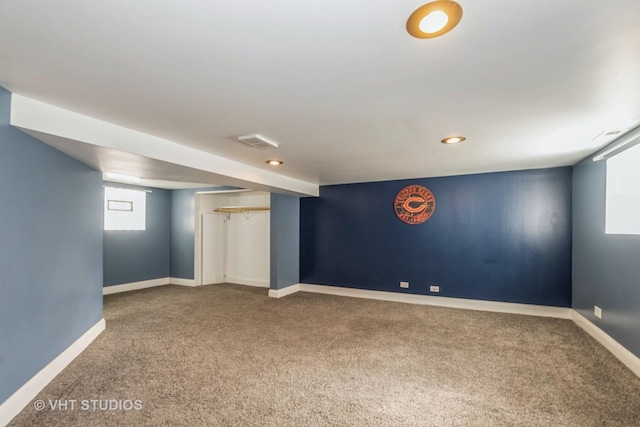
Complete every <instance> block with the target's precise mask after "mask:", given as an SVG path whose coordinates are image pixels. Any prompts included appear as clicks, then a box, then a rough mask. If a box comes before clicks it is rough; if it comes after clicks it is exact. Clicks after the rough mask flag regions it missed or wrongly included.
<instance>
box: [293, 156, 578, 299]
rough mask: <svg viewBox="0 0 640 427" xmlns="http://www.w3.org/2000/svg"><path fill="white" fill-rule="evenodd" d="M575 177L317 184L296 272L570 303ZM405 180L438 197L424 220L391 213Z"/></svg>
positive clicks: (522, 174) (362, 283) (563, 172)
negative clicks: (417, 221)
mask: <svg viewBox="0 0 640 427" xmlns="http://www.w3.org/2000/svg"><path fill="white" fill-rule="evenodd" d="M571 180H572V170H571V168H570V167H567V168H553V169H540V170H527V171H516V172H502V173H490V174H478V175H465V176H453V177H443V178H428V179H412V180H404V181H387V182H376V183H365V184H350V185H336V186H324V187H321V188H320V197H318V198H304V199H302V200H301V212H300V218H301V225H300V229H301V235H300V251H301V253H300V269H301V272H300V280H301V282H302V283H316V284H324V285H333V286H344V287H353V288H364V289H374V290H382V291H393V292H408V293H415V294H429V292H428V290H429V285H432V284H435V285H439V286H440V294H439V295H440V296H448V297H459V298H470V299H481V300H491V301H505V302H516V303H528V304H541V305H549V306H559V307H570V306H571V185H572V181H571ZM409 184H421V185H424V186H426V187H427V188H429V189H430V190H431V191H432V193H433V194H434V196H435V198H436V209H435V212H434V214H433V215H432V217H431V218H430V219H429V220H428V221H427V222H425V223H423V224H419V225H409V224H405V223H403V222H401V221H400V220H399V219H398V218H397V217H396V216H395V213H394V210H393V201H394V198H395V196H396V194H397V193H398V192H399V191H400V190H401V189H402V188H404V187H405V186H407V185H409ZM400 281H408V282H409V283H410V288H409V289H402V288H400V287H399V282H400Z"/></svg>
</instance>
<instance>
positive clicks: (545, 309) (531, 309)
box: [269, 283, 571, 319]
mask: <svg viewBox="0 0 640 427" xmlns="http://www.w3.org/2000/svg"><path fill="white" fill-rule="evenodd" d="M295 292H313V293H318V294H329V295H339V296H344V297H352V298H366V299H374V300H381V301H392V302H403V303H407V304H420V305H433V306H438V307H449V308H460V309H465V310H478V311H491V312H496V313H511V314H524V315H527V316H540V317H555V318H559V319H571V309H570V308H564V307H549V306H544V305H533V304H518V303H510V302H498V301H484V300H473V299H463V298H449V297H437V296H431V295H417V294H404V293H399V292H398V293H396V292H385V291H372V290H368V289H354V288H341V287H337V286H325V285H311V284H307V283H299V284H297V285H292V286H288V287H286V288H283V289H278V290H275V289H271V290H270V291H269V296H270V297H273V298H281V297H283V296H286V295H290V294H292V293H295Z"/></svg>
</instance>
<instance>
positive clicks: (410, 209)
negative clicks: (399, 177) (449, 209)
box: [393, 185, 436, 224]
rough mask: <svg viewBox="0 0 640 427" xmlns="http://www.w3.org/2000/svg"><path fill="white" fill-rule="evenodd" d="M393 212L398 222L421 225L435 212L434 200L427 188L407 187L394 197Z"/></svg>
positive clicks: (419, 186) (418, 186) (420, 186)
mask: <svg viewBox="0 0 640 427" xmlns="http://www.w3.org/2000/svg"><path fill="white" fill-rule="evenodd" d="M393 210H394V211H395V212H396V216H397V217H398V218H399V219H400V221H402V222H406V223H407V224H421V223H423V222H425V221H426V220H428V219H429V218H430V217H431V215H433V211H435V210H436V198H435V197H433V193H431V191H429V189H428V188H427V187H423V186H422V185H408V186H406V187H404V188H403V189H402V190H400V192H399V193H398V194H397V195H396V199H395V201H394V202H393Z"/></svg>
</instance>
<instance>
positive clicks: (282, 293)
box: [269, 283, 302, 298]
mask: <svg viewBox="0 0 640 427" xmlns="http://www.w3.org/2000/svg"><path fill="white" fill-rule="evenodd" d="M300 286H302V285H301V284H300V283H297V284H295V285H291V286H287V287H286V288H282V289H269V296H270V297H271V298H282V297H286V296H287V295H291V294H295V293H296V292H299V291H300Z"/></svg>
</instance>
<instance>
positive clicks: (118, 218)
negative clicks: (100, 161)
mask: <svg viewBox="0 0 640 427" xmlns="http://www.w3.org/2000/svg"><path fill="white" fill-rule="evenodd" d="M146 217H147V192H146V191H139V190H129V189H125V188H114V187H105V188H104V229H105V230H146Z"/></svg>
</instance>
